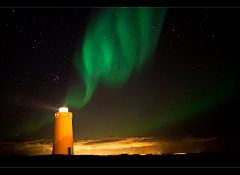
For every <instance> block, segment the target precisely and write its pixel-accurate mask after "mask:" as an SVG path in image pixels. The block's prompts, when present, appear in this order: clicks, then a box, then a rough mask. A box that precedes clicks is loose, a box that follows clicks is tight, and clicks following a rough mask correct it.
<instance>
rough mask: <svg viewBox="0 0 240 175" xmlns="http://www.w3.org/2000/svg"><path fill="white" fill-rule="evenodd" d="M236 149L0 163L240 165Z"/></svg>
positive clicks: (34, 158) (3, 163)
mask: <svg viewBox="0 0 240 175" xmlns="http://www.w3.org/2000/svg"><path fill="white" fill-rule="evenodd" d="M239 158H240V154H239V152H238V153H226V152H217V153H198V154H185V155H145V156H141V155H117V156H92V155H74V156H62V155H44V156H9V157H0V161H1V167H240V161H239Z"/></svg>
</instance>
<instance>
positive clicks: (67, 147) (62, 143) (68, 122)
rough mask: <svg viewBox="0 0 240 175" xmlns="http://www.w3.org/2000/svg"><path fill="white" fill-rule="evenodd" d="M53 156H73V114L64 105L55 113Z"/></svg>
mask: <svg viewBox="0 0 240 175" xmlns="http://www.w3.org/2000/svg"><path fill="white" fill-rule="evenodd" d="M52 154H62V155H73V128H72V113H71V112H68V108H67V107H66V106H65V105H64V104H63V106H62V107H60V108H59V112H56V113H55V124H54V136H53V151H52Z"/></svg>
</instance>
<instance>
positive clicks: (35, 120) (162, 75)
mask: <svg viewBox="0 0 240 175" xmlns="http://www.w3.org/2000/svg"><path fill="white" fill-rule="evenodd" d="M0 12H1V17H0V18H1V28H0V30H1V32H0V35H1V40H0V42H1V43H0V47H1V57H0V58H1V59H0V63H1V65H0V71H1V74H0V76H1V104H0V105H1V109H0V112H1V115H0V119H1V122H0V155H12V154H23V155H39V154H51V148H52V141H53V130H54V113H55V112H57V111H58V108H59V107H61V106H62V105H63V101H64V103H65V105H66V106H67V107H68V108H69V111H70V112H72V113H73V133H74V136H73V137H74V146H75V147H74V151H75V154H122V153H129V154H132V153H137V154H142V153H144V154H145V153H170V152H171V153H173V152H204V151H239V148H240V147H239V146H240V131H239V114H238V112H239V110H238V109H239V97H240V96H239V95H240V94H239V91H238V89H239V85H240V81H239V75H240V74H239V58H240V54H239V46H240V45H239V39H240V33H239V31H240V26H239V21H240V11H239V9H237V8H167V9H164V8H147V9H145V8H140V9H139V8H116V9H115V8H1V11H0Z"/></svg>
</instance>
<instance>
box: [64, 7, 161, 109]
mask: <svg viewBox="0 0 240 175" xmlns="http://www.w3.org/2000/svg"><path fill="white" fill-rule="evenodd" d="M105 10H106V9H100V10H99V11H98V12H97V13H96V14H95V16H94V18H93V19H96V21H94V20H92V21H91V23H90V25H89V27H88V28H87V32H86V35H85V38H84V43H83V47H82V48H81V47H80V46H78V47H77V49H76V51H77V53H82V55H81V54H78V55H75V56H74V64H75V65H76V67H77V69H78V72H79V74H80V75H81V76H82V81H83V83H84V86H85V88H84V87H83V86H82V85H81V84H79V85H76V84H74V85H73V86H72V87H70V88H69V91H68V93H67V96H66V99H65V104H66V106H68V107H74V108H79V109H80V108H82V107H84V106H85V105H86V104H87V103H88V102H89V100H90V99H91V97H92V95H93V93H94V91H95V89H96V87H97V85H98V82H99V81H103V82H105V83H107V84H106V86H107V87H110V88H117V87H119V86H122V85H124V84H125V83H126V82H127V81H128V78H129V77H130V75H131V73H132V72H133V71H135V72H136V73H137V74H139V72H140V70H141V68H142V66H143V65H144V64H145V63H146V62H147V61H149V60H150V58H151V56H153V54H154V51H155V48H156V46H157V43H158V39H159V35H160V31H161V28H162V25H163V19H164V16H165V13H166V9H165V8H109V9H108V10H107V11H105ZM79 45H80V44H79Z"/></svg>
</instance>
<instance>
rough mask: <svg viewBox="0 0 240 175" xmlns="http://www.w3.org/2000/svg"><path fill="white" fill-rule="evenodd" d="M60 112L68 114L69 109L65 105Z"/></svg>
mask: <svg viewBox="0 0 240 175" xmlns="http://www.w3.org/2000/svg"><path fill="white" fill-rule="evenodd" d="M59 112H68V108H67V107H66V106H65V105H63V106H62V107H60V108H59Z"/></svg>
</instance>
